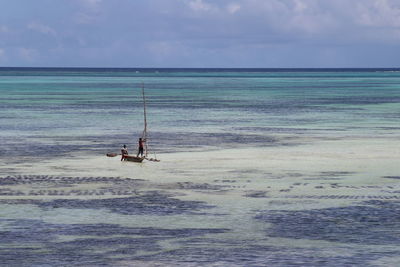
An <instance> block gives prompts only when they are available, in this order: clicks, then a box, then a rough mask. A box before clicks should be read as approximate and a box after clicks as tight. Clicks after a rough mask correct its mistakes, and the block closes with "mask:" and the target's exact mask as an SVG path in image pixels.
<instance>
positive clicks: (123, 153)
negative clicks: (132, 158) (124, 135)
mask: <svg viewBox="0 0 400 267" xmlns="http://www.w3.org/2000/svg"><path fill="white" fill-rule="evenodd" d="M126 155H128V149H127V148H126V145H124V146H123V147H122V148H121V161H123V160H124V158H125V156H126Z"/></svg>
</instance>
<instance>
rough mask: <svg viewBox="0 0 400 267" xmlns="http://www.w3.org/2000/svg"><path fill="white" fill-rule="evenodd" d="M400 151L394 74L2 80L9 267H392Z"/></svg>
mask: <svg viewBox="0 0 400 267" xmlns="http://www.w3.org/2000/svg"><path fill="white" fill-rule="evenodd" d="M142 87H144V91H145V96H146V108H147V110H146V111H147V127H148V140H147V145H148V152H149V157H152V158H157V159H159V160H160V162H152V161H146V160H145V161H144V162H143V163H141V164H137V163H132V162H125V161H123V162H121V161H120V157H119V156H117V157H106V153H110V152H114V153H119V151H120V148H121V146H122V145H124V144H126V145H127V147H128V151H129V152H130V154H136V152H137V140H138V138H139V137H140V136H141V134H142V131H143V128H144V122H143V99H142ZM399 140H400V69H140V68H136V69H107V68H0V144H1V147H0V159H1V161H0V237H1V238H0V262H1V263H2V264H4V266H67V265H68V266H305V265H307V266H347V265H349V266H350V265H351V266H353V265H356V266H357V265H363V266H396V264H397V263H398V262H399V260H400V248H399V247H400V246H399V245H400V241H399V240H400V234H399V233H400V202H399V200H400V183H399V179H400V168H399V164H400V142H399Z"/></svg>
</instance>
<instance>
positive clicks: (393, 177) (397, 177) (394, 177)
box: [383, 176, 400, 179]
mask: <svg viewBox="0 0 400 267" xmlns="http://www.w3.org/2000/svg"><path fill="white" fill-rule="evenodd" d="M383 178H387V179H400V176H383Z"/></svg>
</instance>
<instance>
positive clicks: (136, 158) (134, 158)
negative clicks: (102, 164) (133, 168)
mask: <svg viewBox="0 0 400 267" xmlns="http://www.w3.org/2000/svg"><path fill="white" fill-rule="evenodd" d="M123 160H125V161H131V162H142V161H143V160H144V157H136V156H129V155H126V156H124V158H123Z"/></svg>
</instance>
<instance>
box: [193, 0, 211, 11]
mask: <svg viewBox="0 0 400 267" xmlns="http://www.w3.org/2000/svg"><path fill="white" fill-rule="evenodd" d="M189 7H190V8H191V9H193V10H194V11H211V10H213V9H215V7H214V6H213V5H211V4H209V3H207V2H205V1H203V0H193V1H190V2H189Z"/></svg>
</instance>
